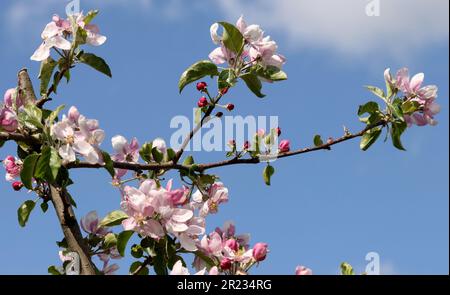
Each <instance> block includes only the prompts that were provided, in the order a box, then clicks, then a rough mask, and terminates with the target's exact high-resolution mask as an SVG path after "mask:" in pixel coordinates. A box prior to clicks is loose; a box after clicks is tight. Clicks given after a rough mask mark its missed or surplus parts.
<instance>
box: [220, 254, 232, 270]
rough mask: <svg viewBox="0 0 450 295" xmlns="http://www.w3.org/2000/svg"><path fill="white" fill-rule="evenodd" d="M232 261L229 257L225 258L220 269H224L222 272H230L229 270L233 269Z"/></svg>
mask: <svg viewBox="0 0 450 295" xmlns="http://www.w3.org/2000/svg"><path fill="white" fill-rule="evenodd" d="M231 262H232V261H231V259H230V258H228V257H225V258H223V259H222V260H221V261H220V268H221V269H222V270H228V269H230V268H231Z"/></svg>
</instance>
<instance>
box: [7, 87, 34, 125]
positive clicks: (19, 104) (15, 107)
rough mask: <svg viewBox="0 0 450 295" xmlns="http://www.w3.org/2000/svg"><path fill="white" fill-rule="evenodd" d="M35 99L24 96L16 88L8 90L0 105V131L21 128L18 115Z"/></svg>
mask: <svg viewBox="0 0 450 295" xmlns="http://www.w3.org/2000/svg"><path fill="white" fill-rule="evenodd" d="M30 103H32V104H34V103H35V101H34V100H33V101H31V99H29V98H27V99H26V100H25V99H24V98H22V97H21V96H20V95H19V93H18V91H17V89H16V88H11V89H8V90H6V92H5V95H4V97H3V104H1V105H0V131H1V130H3V131H6V132H15V131H17V129H18V128H19V121H18V115H19V113H20V112H21V111H22V110H23V108H24V107H25V106H26V105H28V104H30Z"/></svg>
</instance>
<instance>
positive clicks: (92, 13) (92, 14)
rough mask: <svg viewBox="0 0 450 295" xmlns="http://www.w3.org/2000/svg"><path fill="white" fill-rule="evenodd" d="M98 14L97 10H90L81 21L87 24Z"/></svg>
mask: <svg viewBox="0 0 450 295" xmlns="http://www.w3.org/2000/svg"><path fill="white" fill-rule="evenodd" d="M97 14H98V10H90V11H89V12H88V13H87V14H86V16H85V17H84V19H83V22H84V23H85V24H86V25H88V24H89V23H90V22H91V21H92V20H93V19H94V18H95V17H96V16H97Z"/></svg>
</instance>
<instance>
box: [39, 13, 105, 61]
mask: <svg viewBox="0 0 450 295" xmlns="http://www.w3.org/2000/svg"><path fill="white" fill-rule="evenodd" d="M84 19H85V16H84V15H83V13H79V14H75V15H71V16H70V17H69V19H67V20H65V19H62V18H60V17H59V16H58V15H54V16H53V18H52V21H51V22H50V23H48V24H47V25H46V26H45V28H44V31H43V32H42V34H41V38H42V40H43V42H42V44H41V45H40V46H39V47H38V49H37V50H36V51H35V52H34V54H33V55H32V56H31V60H35V61H43V60H45V59H47V58H48V57H49V56H50V50H51V49H52V48H53V47H55V48H58V49H62V50H70V49H71V47H72V44H71V42H69V41H68V40H67V39H66V38H67V37H68V36H70V35H74V34H75V32H76V30H77V29H78V28H81V29H83V30H85V32H86V43H87V44H89V45H93V46H99V45H102V44H103V43H105V41H106V37H105V36H102V35H100V31H99V29H98V27H97V26H96V25H92V24H86V23H85V21H84Z"/></svg>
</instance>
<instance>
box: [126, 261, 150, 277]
mask: <svg viewBox="0 0 450 295" xmlns="http://www.w3.org/2000/svg"><path fill="white" fill-rule="evenodd" d="M141 265H142V262H140V261H135V262H133V263H132V264H131V265H130V274H132V273H134V272H135V271H136V270H137V269H138V268H139V267H140V266H141ZM148 272H149V271H148V268H147V267H143V268H142V269H141V270H140V271H139V273H138V275H140V276H142V275H144V276H145V275H148Z"/></svg>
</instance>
